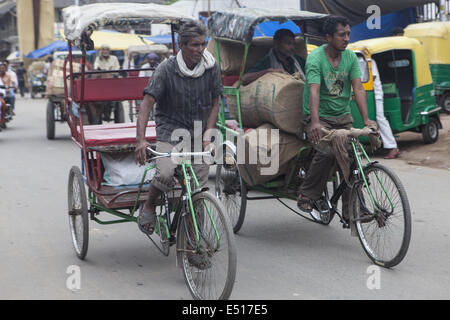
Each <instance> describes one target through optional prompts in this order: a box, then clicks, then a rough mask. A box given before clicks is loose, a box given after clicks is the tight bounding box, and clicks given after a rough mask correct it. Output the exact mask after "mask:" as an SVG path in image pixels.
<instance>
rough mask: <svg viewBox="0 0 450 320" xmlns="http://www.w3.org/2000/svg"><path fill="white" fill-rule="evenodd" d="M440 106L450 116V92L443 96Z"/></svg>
mask: <svg viewBox="0 0 450 320" xmlns="http://www.w3.org/2000/svg"><path fill="white" fill-rule="evenodd" d="M440 105H441V107H442V110H444V111H445V113H447V114H450V92H447V93H444V94H443V95H442V97H441V103H440Z"/></svg>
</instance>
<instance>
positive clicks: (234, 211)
mask: <svg viewBox="0 0 450 320" xmlns="http://www.w3.org/2000/svg"><path fill="white" fill-rule="evenodd" d="M225 148H226V147H225ZM224 152H225V156H224V163H223V164H218V165H217V168H216V182H215V192H216V197H217V198H218V199H220V201H221V202H222V204H223V206H224V207H225V210H226V211H227V213H228V217H229V218H230V222H231V226H232V227H233V232H234V233H238V232H239V230H240V229H241V227H242V224H243V223H244V219H245V211H246V209H247V185H246V184H245V181H244V180H243V179H242V176H241V174H240V172H239V168H238V166H237V161H236V156H235V155H234V154H232V153H230V151H227V150H224ZM229 162H232V163H229Z"/></svg>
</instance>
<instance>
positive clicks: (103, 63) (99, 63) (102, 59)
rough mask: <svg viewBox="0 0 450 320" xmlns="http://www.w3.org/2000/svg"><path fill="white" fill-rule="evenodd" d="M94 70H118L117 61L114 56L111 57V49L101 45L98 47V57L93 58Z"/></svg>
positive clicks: (118, 64)
mask: <svg viewBox="0 0 450 320" xmlns="http://www.w3.org/2000/svg"><path fill="white" fill-rule="evenodd" d="M94 69H95V70H120V63H119V59H117V57H116V56H114V55H111V47H110V46H109V45H107V44H103V45H102V46H101V47H100V55H98V56H97V58H95V62H94Z"/></svg>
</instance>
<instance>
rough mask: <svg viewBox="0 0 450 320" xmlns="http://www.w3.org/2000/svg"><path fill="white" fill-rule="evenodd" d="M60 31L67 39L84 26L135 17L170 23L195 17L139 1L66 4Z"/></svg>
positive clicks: (76, 37)
mask: <svg viewBox="0 0 450 320" xmlns="http://www.w3.org/2000/svg"><path fill="white" fill-rule="evenodd" d="M63 18H64V34H65V36H66V39H68V40H70V41H75V42H77V41H79V40H80V39H81V37H82V34H83V32H84V31H86V29H87V28H88V27H92V29H93V30H95V29H98V28H99V27H103V26H107V25H117V26H120V25H123V24H125V25H127V24H131V23H133V20H136V22H139V21H142V22H143V21H151V22H153V23H174V24H178V23H179V22H180V21H181V20H195V21H196V19H195V18H194V17H193V16H191V15H188V14H185V13H183V12H180V11H179V10H177V9H176V8H173V7H170V6H165V5H158V4H153V3H149V4H143V3H95V4H89V5H85V6H70V7H67V8H65V9H64V10H63Z"/></svg>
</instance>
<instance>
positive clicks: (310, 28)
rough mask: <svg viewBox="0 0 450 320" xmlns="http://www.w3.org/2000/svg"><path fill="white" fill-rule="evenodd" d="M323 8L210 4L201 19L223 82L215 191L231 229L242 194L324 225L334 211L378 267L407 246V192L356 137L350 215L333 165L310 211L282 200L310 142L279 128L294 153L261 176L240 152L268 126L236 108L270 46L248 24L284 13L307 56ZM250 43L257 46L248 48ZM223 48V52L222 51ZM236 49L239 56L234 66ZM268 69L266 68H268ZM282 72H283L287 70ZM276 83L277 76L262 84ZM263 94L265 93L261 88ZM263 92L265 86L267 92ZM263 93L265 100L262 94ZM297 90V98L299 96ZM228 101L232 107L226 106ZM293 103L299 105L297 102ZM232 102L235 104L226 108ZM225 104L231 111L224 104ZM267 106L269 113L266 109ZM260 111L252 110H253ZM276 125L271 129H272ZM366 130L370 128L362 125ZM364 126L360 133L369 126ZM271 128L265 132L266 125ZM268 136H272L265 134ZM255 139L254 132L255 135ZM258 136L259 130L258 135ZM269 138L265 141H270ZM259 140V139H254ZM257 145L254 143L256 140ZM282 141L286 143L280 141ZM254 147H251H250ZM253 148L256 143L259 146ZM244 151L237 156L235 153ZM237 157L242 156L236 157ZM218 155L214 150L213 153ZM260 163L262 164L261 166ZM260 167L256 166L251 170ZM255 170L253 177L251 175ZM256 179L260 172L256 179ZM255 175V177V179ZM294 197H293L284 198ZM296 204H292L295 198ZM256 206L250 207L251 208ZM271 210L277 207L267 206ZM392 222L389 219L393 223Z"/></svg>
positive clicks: (293, 186)
mask: <svg viewBox="0 0 450 320" xmlns="http://www.w3.org/2000/svg"><path fill="white" fill-rule="evenodd" d="M325 17H326V15H322V14H317V13H311V12H305V11H299V10H295V9H285V10H281V9H280V10H275V9H270V10H265V9H254V8H239V9H233V10H228V11H221V12H215V13H213V14H212V16H211V17H210V18H209V20H208V27H209V32H210V37H211V40H210V44H209V45H208V50H210V51H214V52H215V54H216V59H217V61H218V63H219V65H220V67H221V73H222V83H223V86H224V98H223V99H222V100H221V109H220V112H219V120H218V123H217V126H218V128H219V129H220V130H221V132H222V138H223V142H222V145H221V147H219V148H218V149H217V150H218V155H219V157H222V159H221V161H222V162H218V165H217V169H216V181H215V188H216V189H215V191H216V196H217V198H219V199H220V200H221V201H222V203H223V204H224V206H225V208H226V210H227V213H228V215H229V217H230V220H231V223H232V226H233V230H234V232H235V233H237V232H238V231H240V229H241V227H242V225H243V222H244V219H245V215H246V208H247V201H250V200H265V199H266V200H267V199H277V200H278V201H280V202H281V203H282V204H284V205H285V206H286V207H287V208H288V209H290V210H291V211H294V212H295V213H296V214H298V215H300V216H302V217H304V218H306V219H308V220H310V221H313V222H316V223H320V224H323V225H328V224H329V223H330V222H331V221H332V219H333V217H334V216H335V215H337V216H339V218H340V222H341V223H342V226H343V227H344V228H350V230H351V232H352V235H353V236H358V237H359V239H360V242H361V244H362V246H363V248H364V250H365V252H366V254H367V255H368V256H369V258H370V259H371V260H372V261H373V262H374V263H376V264H378V265H381V266H384V267H392V266H395V265H397V264H398V263H400V262H401V261H402V259H403V258H404V257H405V255H406V252H407V250H408V247H409V241H410V237H411V213H410V207H409V202H408V198H407V195H406V192H405V189H404V187H403V186H402V184H401V182H400V180H399V178H398V177H397V176H396V174H395V173H393V172H392V170H390V169H389V168H387V167H385V166H383V165H381V164H378V163H376V162H373V161H371V160H370V159H369V157H368V156H367V153H366V152H365V150H364V148H363V147H362V145H361V144H360V143H359V142H358V139H357V138H356V137H351V138H349V142H350V145H351V148H352V150H351V152H350V154H351V157H352V165H351V170H350V177H349V178H348V179H349V180H350V186H351V187H350V189H351V196H350V213H349V215H350V220H349V221H346V220H345V219H343V217H342V215H341V214H340V212H339V210H338V209H337V204H338V200H339V199H340V197H341V196H342V193H343V191H344V190H346V188H347V185H346V183H345V182H344V181H343V180H342V181H341V183H338V180H339V178H338V177H337V174H336V171H335V170H333V172H330V181H329V183H328V185H327V187H326V188H325V190H324V192H323V197H322V199H320V200H319V201H318V202H317V203H316V204H315V207H314V210H313V213H312V214H311V217H307V216H305V215H303V214H302V213H300V212H298V211H297V210H296V209H293V208H291V207H290V206H289V203H288V202H287V201H288V200H294V201H295V200H296V198H297V190H298V187H299V186H300V185H301V183H302V182H303V181H304V178H305V175H306V172H307V170H308V168H309V164H310V162H311V160H312V157H313V155H314V150H313V149H312V148H311V146H310V145H309V144H308V143H307V142H304V139H303V140H301V138H300V137H299V139H300V140H301V141H303V142H302V143H298V144H295V143H293V144H292V147H290V146H291V144H290V142H289V141H288V140H289V139H291V138H292V140H290V141H295V137H293V135H287V134H285V135H284V137H287V136H289V137H290V138H289V139H287V140H286V139H285V141H287V143H286V144H285V146H284V147H286V146H288V148H287V149H290V150H289V152H292V151H293V153H294V156H293V158H292V159H291V160H290V161H289V162H287V163H285V164H283V165H282V166H281V165H280V166H279V167H278V172H277V173H278V174H276V175H274V176H273V178H272V176H271V178H270V180H269V181H267V177H266V179H264V181H263V180H262V179H259V178H261V176H257V174H255V172H256V173H259V172H262V169H261V168H262V167H264V165H263V164H261V163H259V162H258V163H257V164H254V163H250V162H248V161H247V160H248V159H249V157H250V156H251V155H250V154H251V153H252V152H247V151H248V150H249V149H247V145H249V143H247V142H248V141H247V140H246V139H247V138H246V137H247V135H250V134H251V133H252V132H258V130H260V129H261V128H264V127H266V128H271V127H272V126H271V124H269V125H266V124H264V125H262V126H260V127H258V128H255V127H248V126H247V125H246V123H249V122H251V120H254V119H248V116H247V115H246V114H245V113H243V112H242V110H243V107H244V108H247V110H248V106H244V103H247V102H248V100H247V102H243V97H244V96H243V94H242V93H243V90H244V88H245V87H248V86H250V85H251V84H249V85H247V86H243V85H242V77H243V75H244V73H245V72H246V71H247V70H248V69H249V68H250V67H252V64H254V63H256V62H257V61H258V58H256V59H255V56H256V55H257V56H258V57H259V58H260V57H262V56H264V54H265V53H267V50H269V49H270V47H271V46H269V47H266V51H265V52H264V51H263V49H262V48H263V47H264V46H260V43H258V42H259V41H258V40H257V39H253V34H254V30H255V28H256V27H257V25H258V24H260V23H263V22H267V21H278V22H280V23H284V22H286V21H287V20H290V21H293V22H294V23H295V24H297V25H298V26H299V27H300V30H301V32H302V34H301V35H300V36H298V35H297V37H296V39H295V43H296V45H297V46H298V51H297V52H298V53H299V54H300V55H303V58H306V56H307V52H308V51H307V39H308V38H320V39H322V40H323V37H321V34H320V31H319V30H320V29H321V25H322V22H323V19H324V18H325ZM255 48H259V49H258V50H255ZM227 50H229V52H228V51H227ZM236 57H238V58H239V61H241V62H238V64H239V66H238V68H235V65H233V63H236V61H235V60H236ZM269 74H270V73H269ZM285 77H289V76H288V75H286V76H285ZM254 83H256V91H257V92H260V91H262V90H264V89H263V88H264V86H263V83H262V82H261V81H260V79H258V80H255V81H254ZM271 90H273V92H275V91H277V90H278V89H277V84H276V83H273V86H272V87H270V88H269V91H271ZM261 96H264V95H261ZM269 96H270V94H269ZM263 100H264V101H263ZM301 100H302V99H301V96H300V99H299V101H301ZM252 101H253V104H252V105H251V106H250V109H254V110H262V108H261V106H262V103H265V105H264V108H266V109H267V108H269V109H270V108H271V105H270V103H271V101H272V104H273V103H274V100H271V99H270V98H267V95H266V96H265V98H264V99H261V100H257V99H253V100H252ZM232 104H233V107H231V106H232ZM298 108H299V109H300V110H301V104H300V102H299V105H298ZM232 109H237V114H236V113H235V111H233V112H231V111H232ZM227 111H230V112H227ZM272 114H273V113H272ZM259 115H260V113H259V114H258V112H257V114H256V116H255V117H258V116H259ZM296 117H297V115H291V118H295V119H294V120H295V121H296V123H298V126H300V123H301V115H299V116H298V118H296ZM276 130H277V129H275V132H277V131H276ZM369 133H370V132H369ZM369 133H367V132H366V133H365V134H369ZM269 134H271V133H269ZM279 134H280V139H279V140H278V141H276V140H277V139H276V138H275V139H274V140H275V141H276V142H275V144H277V143H278V145H282V144H283V143H284V142H283V141H281V140H282V139H284V138H281V136H282V133H281V130H279ZM270 139H272V138H270ZM256 141H258V140H256ZM259 141H263V143H265V141H266V138H264V139H262V140H259ZM272 142H273V140H271V141H270V142H268V143H267V145H268V146H269V147H271V146H273V145H275V144H272ZM258 144H259V142H258ZM259 146H260V145H258V146H257V147H259ZM285 149H286V148H285ZM253 150H257V149H252V151H253ZM273 150H275V149H271V151H270V152H271V154H270V156H271V157H272V156H273V155H274V154H276V151H273ZM258 152H259V149H258ZM243 154H244V156H243V157H242V155H243ZM242 160H244V161H243V162H242ZM216 161H217V158H216ZM260 169H261V170H260ZM258 170H260V171H258ZM252 177H253V178H255V179H252ZM258 179H259V180H258ZM256 181H259V182H256ZM291 203H294V202H291ZM294 206H295V204H294ZM255 214H257V213H255ZM274 214H276V213H274ZM393 224H395V226H393Z"/></svg>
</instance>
